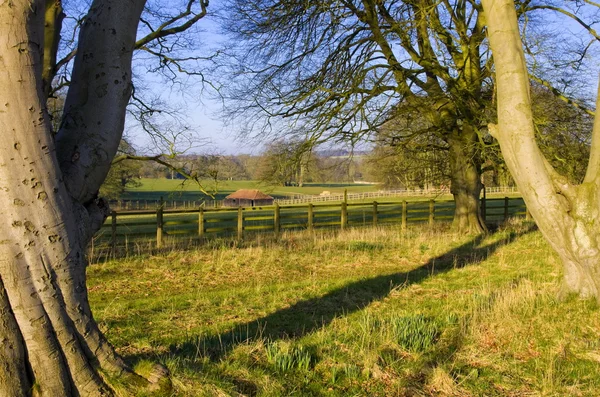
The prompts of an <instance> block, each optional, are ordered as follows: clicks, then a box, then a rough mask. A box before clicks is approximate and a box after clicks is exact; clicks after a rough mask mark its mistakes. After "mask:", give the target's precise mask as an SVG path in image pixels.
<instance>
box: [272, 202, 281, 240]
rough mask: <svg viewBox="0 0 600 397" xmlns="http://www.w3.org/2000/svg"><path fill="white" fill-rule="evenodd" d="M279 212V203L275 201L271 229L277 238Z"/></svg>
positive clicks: (279, 225)
mask: <svg viewBox="0 0 600 397" xmlns="http://www.w3.org/2000/svg"><path fill="white" fill-rule="evenodd" d="M280 215H281V214H280V213H279V204H277V203H275V212H274V213H273V230H274V232H275V238H276V239H279V231H280V227H281V224H280Z"/></svg>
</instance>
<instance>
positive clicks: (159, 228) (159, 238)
mask: <svg viewBox="0 0 600 397" xmlns="http://www.w3.org/2000/svg"><path fill="white" fill-rule="evenodd" d="M163 205H164V202H163V199H162V197H161V198H160V204H159V206H158V208H157V209H156V247H157V248H160V247H162V243H163Z"/></svg>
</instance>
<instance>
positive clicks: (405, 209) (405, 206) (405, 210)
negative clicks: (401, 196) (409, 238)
mask: <svg viewBox="0 0 600 397" xmlns="http://www.w3.org/2000/svg"><path fill="white" fill-rule="evenodd" d="M407 215H408V203H407V202H406V200H402V226H401V227H402V230H406V218H407Z"/></svg>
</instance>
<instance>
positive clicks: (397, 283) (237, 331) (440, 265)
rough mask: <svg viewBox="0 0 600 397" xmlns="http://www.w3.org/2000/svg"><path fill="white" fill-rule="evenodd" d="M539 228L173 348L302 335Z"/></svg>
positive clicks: (182, 352)
mask: <svg viewBox="0 0 600 397" xmlns="http://www.w3.org/2000/svg"><path fill="white" fill-rule="evenodd" d="M534 229H535V226H534V225H532V226H530V227H528V228H525V229H523V230H521V231H516V232H511V233H509V234H508V235H507V236H506V237H504V238H502V239H500V240H498V241H496V242H494V243H491V244H487V245H482V242H483V241H484V239H485V236H477V237H475V238H473V239H472V240H471V241H469V242H467V243H465V244H463V245H461V246H459V247H456V248H454V249H452V250H450V251H448V252H446V253H444V254H442V255H440V256H437V257H435V258H432V259H430V260H429V261H428V262H427V263H425V264H423V265H421V266H419V267H418V268H415V269H412V270H410V271H407V272H399V273H394V274H389V275H382V276H377V277H373V278H369V279H364V280H359V281H355V282H352V283H350V284H347V285H345V286H344V287H342V288H339V289H337V290H334V291H331V292H328V293H327V294H325V295H322V296H319V297H315V298H311V299H307V300H303V301H299V302H297V303H295V304H293V305H292V306H290V307H287V308H285V309H281V310H278V311H276V312H274V313H272V314H270V315H267V316H265V317H263V318H261V319H258V320H255V321H252V322H248V323H245V324H241V325H238V326H236V327H235V328H234V329H233V330H230V331H228V332H225V333H222V334H220V335H212V336H208V337H206V338H203V339H201V340H195V341H194V340H191V341H187V342H185V343H184V344H183V345H178V346H177V347H176V346H171V348H170V350H171V353H173V354H174V355H177V356H181V357H189V358H193V357H197V356H198V354H199V352H201V353H202V354H204V355H208V356H209V357H210V358H211V359H213V360H218V359H220V358H221V357H223V356H225V355H226V354H227V353H228V352H229V351H230V350H231V349H233V348H234V347H235V346H236V345H237V344H240V343H246V342H249V341H252V340H253V339H257V338H266V339H269V340H276V339H280V338H297V337H301V336H303V335H305V334H308V333H311V332H313V331H315V330H317V329H319V328H321V327H323V326H326V325H328V324H329V323H331V322H332V321H333V320H334V319H335V318H337V317H340V316H344V315H347V314H349V313H352V312H355V311H358V310H361V309H363V308H365V307H366V306H368V305H369V304H371V303H373V302H374V301H379V300H382V299H383V298H385V297H386V296H387V295H388V294H389V293H390V291H391V290H392V289H394V288H399V287H400V288H404V287H407V286H410V285H412V284H415V283H420V282H422V281H423V280H425V279H427V278H429V277H433V276H436V275H439V274H443V273H446V272H448V271H450V270H453V269H456V268H462V267H465V266H470V265H476V264H478V263H481V262H483V261H485V260H486V259H487V258H488V257H489V256H490V255H493V254H494V252H495V251H496V250H497V249H499V248H500V247H502V246H505V245H507V244H509V243H511V242H512V241H513V240H515V239H516V238H518V237H520V236H522V235H525V234H528V233H530V232H532V231H533V230H534ZM138 358H141V357H138ZM134 360H135V359H134Z"/></svg>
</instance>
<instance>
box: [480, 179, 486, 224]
mask: <svg viewBox="0 0 600 397" xmlns="http://www.w3.org/2000/svg"><path fill="white" fill-rule="evenodd" d="M481 217H482V218H483V222H484V223H485V222H486V220H487V194H486V187H485V186H484V187H483V198H482V199H481Z"/></svg>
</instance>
